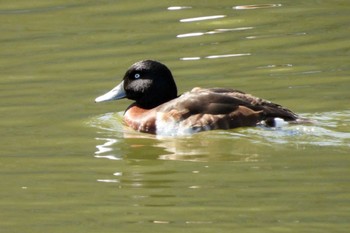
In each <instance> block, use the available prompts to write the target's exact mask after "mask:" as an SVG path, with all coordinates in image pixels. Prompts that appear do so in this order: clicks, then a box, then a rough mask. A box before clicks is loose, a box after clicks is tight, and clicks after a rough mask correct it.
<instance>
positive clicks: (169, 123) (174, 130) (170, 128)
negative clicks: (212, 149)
mask: <svg viewBox="0 0 350 233" xmlns="http://www.w3.org/2000/svg"><path fill="white" fill-rule="evenodd" d="M164 115H165V114H164V113H162V112H158V113H157V116H156V134H157V136H161V137H162V136H186V135H191V134H194V133H197V132H198V131H200V130H193V129H192V128H188V127H186V126H184V125H183V124H182V122H179V121H177V120H175V119H174V118H171V117H164Z"/></svg>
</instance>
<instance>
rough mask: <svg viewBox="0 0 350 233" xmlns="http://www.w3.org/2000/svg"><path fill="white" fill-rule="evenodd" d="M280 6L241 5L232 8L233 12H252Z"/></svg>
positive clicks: (279, 5)
mask: <svg viewBox="0 0 350 233" xmlns="http://www.w3.org/2000/svg"><path fill="white" fill-rule="evenodd" d="M281 6H282V4H255V5H242V6H234V7H232V8H233V9H235V10H253V9H263V8H273V7H281Z"/></svg>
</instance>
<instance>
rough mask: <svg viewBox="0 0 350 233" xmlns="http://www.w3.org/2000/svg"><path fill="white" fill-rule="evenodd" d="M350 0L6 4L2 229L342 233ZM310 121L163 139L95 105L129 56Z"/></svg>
mask: <svg viewBox="0 0 350 233" xmlns="http://www.w3.org/2000/svg"><path fill="white" fill-rule="evenodd" d="M349 10H350V4H349V2H348V1H346V0H337V1H319V0H310V1H299V0H298V1H287V0H281V1H277V2H273V1H257V0H255V1H254V0H253V1H226V0H223V1H188V0H187V1H182V0H178V1H156V0H148V1H138V2H136V1H124V0H121V1H110V0H108V1H107V0H104V1H94V0H83V1H79V2H78V1H76V2H71V1H64V0H55V1H40V0H38V1H24V0H20V1H9V0H5V1H1V2H0V19H1V27H0V34H1V37H0V51H1V53H0V70H1V72H0V89H1V92H0V96H1V108H0V117H1V121H0V124H1V142H2V143H1V154H0V164H1V177H2V178H1V183H0V188H1V192H0V197H1V198H0V210H1V211H0V219H1V222H0V229H1V232H6V233H10V232H11V233H12V232H13V233H14V232H84V233H86V232H140V231H142V232H260V233H261V232H269V233H270V232H317V233H319V232H347V231H348V230H346V229H349V228H350V182H349V181H350V179H349V177H350V169H349V166H350V157H349V155H350V120H349V116H350V105H349V99H350V91H349V90H350V69H349V64H350V46H349V45H350V44H349V36H350V30H349V29H350V24H349V21H350V15H349ZM142 59H155V60H159V61H161V62H163V63H165V64H166V65H167V66H168V67H169V68H170V69H171V70H172V72H173V74H174V76H175V79H176V82H177V84H178V89H179V92H185V91H187V90H190V89H191V88H192V87H195V86H201V87H231V88H236V89H239V90H242V91H246V92H249V93H252V94H254V95H256V96H259V97H262V98H264V99H268V100H271V101H274V102H277V103H279V104H282V105H284V106H286V107H288V108H290V109H292V110H293V111H295V112H297V113H299V114H300V115H301V116H304V117H307V118H310V119H313V120H314V121H315V124H312V125H298V126H296V125H294V126H285V127H282V128H279V129H266V128H239V129H234V130H227V131H211V132H203V133H199V134H195V135H190V136H183V137H156V136H152V135H147V134H142V133H138V132H134V131H132V130H130V129H128V128H126V127H125V126H123V124H122V114H123V111H124V110H125V109H126V107H127V106H128V105H129V104H130V103H131V102H130V101H129V100H121V101H118V102H113V103H112V102H111V103H103V104H95V103H94V99H95V98H96V97H97V96H99V95H101V94H103V93H104V92H106V91H108V90H109V89H110V88H112V87H114V86H115V85H116V84H117V83H118V82H119V81H120V80H121V78H122V77H123V74H124V72H125V71H126V69H127V68H128V67H129V66H130V65H131V64H133V63H134V62H136V61H139V60H142Z"/></svg>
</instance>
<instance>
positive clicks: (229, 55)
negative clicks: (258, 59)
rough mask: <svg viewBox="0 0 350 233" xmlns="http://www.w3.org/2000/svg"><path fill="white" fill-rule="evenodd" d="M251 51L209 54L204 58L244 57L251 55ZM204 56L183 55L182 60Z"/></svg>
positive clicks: (198, 58)
mask: <svg viewBox="0 0 350 233" xmlns="http://www.w3.org/2000/svg"><path fill="white" fill-rule="evenodd" d="M249 55H251V54H250V53H236V54H235V53H231V54H220V55H209V56H205V57H203V58H205V59H217V58H229V57H242V56H249ZM200 59H202V57H181V58H180V60H182V61H194V60H200Z"/></svg>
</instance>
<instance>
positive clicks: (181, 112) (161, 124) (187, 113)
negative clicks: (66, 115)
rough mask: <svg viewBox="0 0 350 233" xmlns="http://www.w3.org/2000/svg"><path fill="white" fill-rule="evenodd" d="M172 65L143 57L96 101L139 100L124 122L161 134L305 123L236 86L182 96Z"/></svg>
mask: <svg viewBox="0 0 350 233" xmlns="http://www.w3.org/2000/svg"><path fill="white" fill-rule="evenodd" d="M177 92H178V91H177V86H176V83H175V80H174V78H173V75H172V73H171V71H170V69H169V68H168V67H167V66H166V65H164V64H162V63H161V62H159V61H155V60H142V61H139V62H136V63H134V64H133V65H131V67H130V68H129V69H128V70H127V71H126V73H125V75H124V77H123V79H122V81H121V82H120V83H119V84H118V85H117V86H116V87H114V88H113V89H112V90H110V91H109V92H107V93H106V94H103V95H101V96H99V97H97V98H96V99H95V102H96V103H99V102H105V101H111V100H119V99H123V98H127V99H130V100H132V101H134V102H133V103H132V104H131V105H130V106H129V107H127V109H126V110H125V112H124V115H123V121H124V123H125V125H127V126H129V127H131V128H132V129H134V130H136V131H139V132H143V133H149V134H156V135H167V136H175V135H187V134H193V133H198V132H202V131H208V130H228V129H234V128H238V127H256V126H266V127H277V125H283V124H288V123H299V122H301V121H302V118H300V117H299V116H298V115H297V114H295V113H294V112H292V111H291V110H289V109H287V108H285V107H283V106H281V105H279V104H276V103H272V102H270V101H268V100H265V99H261V98H259V97H255V96H253V95H251V94H247V93H245V92H242V91H240V90H235V89H231V88H218V87H214V88H201V87H194V88H193V89H192V90H190V91H188V92H185V93H183V94H181V95H178V93H177Z"/></svg>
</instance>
